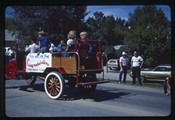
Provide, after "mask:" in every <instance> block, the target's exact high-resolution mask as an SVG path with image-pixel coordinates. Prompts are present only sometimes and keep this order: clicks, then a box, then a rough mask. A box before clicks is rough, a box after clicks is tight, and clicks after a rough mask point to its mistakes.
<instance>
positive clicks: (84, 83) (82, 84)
mask: <svg viewBox="0 0 175 120" xmlns="http://www.w3.org/2000/svg"><path fill="white" fill-rule="evenodd" d="M108 82H109V80H101V81H95V82H81V83H78V84H77V85H80V86H85V85H92V84H102V83H108Z"/></svg>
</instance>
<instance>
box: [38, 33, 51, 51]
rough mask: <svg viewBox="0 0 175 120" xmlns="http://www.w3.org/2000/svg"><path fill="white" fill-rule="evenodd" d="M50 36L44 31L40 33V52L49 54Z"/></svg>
mask: <svg viewBox="0 0 175 120" xmlns="http://www.w3.org/2000/svg"><path fill="white" fill-rule="evenodd" d="M48 41H49V40H48V36H47V35H46V33H45V32H44V31H40V32H38V42H39V47H40V52H42V53H44V52H48V51H49V50H48Z"/></svg>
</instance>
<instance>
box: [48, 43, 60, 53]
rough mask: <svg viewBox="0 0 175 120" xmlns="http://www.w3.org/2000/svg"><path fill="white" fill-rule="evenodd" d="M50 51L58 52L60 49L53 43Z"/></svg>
mask: <svg viewBox="0 0 175 120" xmlns="http://www.w3.org/2000/svg"><path fill="white" fill-rule="evenodd" d="M49 51H53V52H58V48H57V47H55V45H54V44H53V43H51V44H50V48H49Z"/></svg>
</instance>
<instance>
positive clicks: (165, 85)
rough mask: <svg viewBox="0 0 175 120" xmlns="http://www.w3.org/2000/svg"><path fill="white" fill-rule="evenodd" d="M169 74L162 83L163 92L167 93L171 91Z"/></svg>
mask: <svg viewBox="0 0 175 120" xmlns="http://www.w3.org/2000/svg"><path fill="white" fill-rule="evenodd" d="M170 83H171V75H170V76H168V77H166V79H165V80H164V83H163V88H164V94H165V95H169V94H170V92H171V84H170Z"/></svg>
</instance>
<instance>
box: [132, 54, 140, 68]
mask: <svg viewBox="0 0 175 120" xmlns="http://www.w3.org/2000/svg"><path fill="white" fill-rule="evenodd" d="M131 61H132V67H140V64H141V62H142V61H143V58H142V57H141V56H137V57H135V56H133V57H132V59H131Z"/></svg>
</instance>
